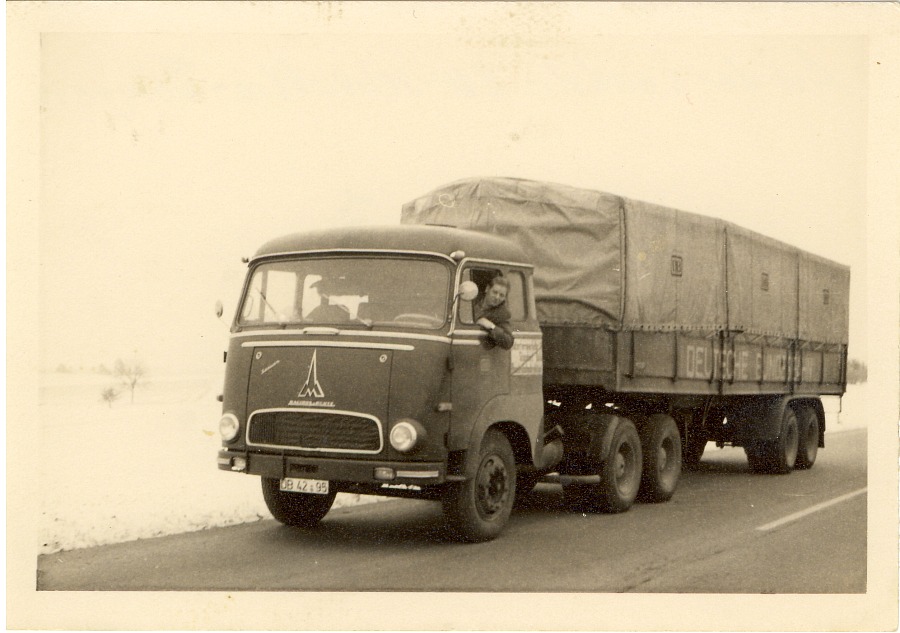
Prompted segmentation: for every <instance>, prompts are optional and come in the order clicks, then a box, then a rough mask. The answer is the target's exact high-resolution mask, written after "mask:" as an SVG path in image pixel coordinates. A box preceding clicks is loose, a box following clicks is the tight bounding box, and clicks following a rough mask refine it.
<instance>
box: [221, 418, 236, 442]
mask: <svg viewBox="0 0 900 633" xmlns="http://www.w3.org/2000/svg"><path fill="white" fill-rule="evenodd" d="M240 430H241V424H240V422H238V419H237V418H236V417H235V416H234V414H232V413H226V414H225V415H223V416H222V419H221V420H219V435H221V436H222V439H223V440H225V441H226V442H230V441H231V440H233V439H234V438H236V437H237V436H238V433H239V432H240Z"/></svg>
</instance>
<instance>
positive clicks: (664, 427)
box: [638, 415, 682, 503]
mask: <svg viewBox="0 0 900 633" xmlns="http://www.w3.org/2000/svg"><path fill="white" fill-rule="evenodd" d="M640 438H641V453H642V454H643V468H642V472H641V487H640V491H639V492H638V496H639V499H640V500H641V501H645V502H648V503H660V502H663V501H668V500H669V499H671V498H672V495H674V494H675V489H676V488H677V487H678V479H679V477H681V463H682V456H681V434H680V433H679V432H678V426H677V425H676V424H675V420H673V419H672V418H670V417H669V416H667V415H652V416H650V419H649V420H647V423H646V424H645V425H644V427H643V428H642V429H641V433H640Z"/></svg>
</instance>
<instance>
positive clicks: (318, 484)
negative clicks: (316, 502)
mask: <svg viewBox="0 0 900 633" xmlns="http://www.w3.org/2000/svg"><path fill="white" fill-rule="evenodd" d="M279 488H280V489H281V490H283V491H284V492H305V493H307V494H314V495H327V494H328V481H327V480H322V479H298V478H297V477H285V478H284V479H282V480H281V485H280V486H279Z"/></svg>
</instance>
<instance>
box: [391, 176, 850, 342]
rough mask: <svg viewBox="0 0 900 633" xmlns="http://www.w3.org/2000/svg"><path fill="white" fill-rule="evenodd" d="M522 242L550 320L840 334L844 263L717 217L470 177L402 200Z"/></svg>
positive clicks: (423, 217) (409, 212)
mask: <svg viewBox="0 0 900 633" xmlns="http://www.w3.org/2000/svg"><path fill="white" fill-rule="evenodd" d="M401 222H403V223H405V224H443V225H449V226H455V227H458V228H467V229H472V230H477V231H484V232H489V233H494V234H497V235H501V236H504V237H507V238H509V239H511V240H513V241H515V242H516V243H518V244H519V245H520V246H521V247H522V248H523V250H524V251H525V252H526V253H527V254H528V255H529V257H530V259H531V262H530V263H532V264H534V266H535V272H534V284H535V295H536V300H537V304H538V318H539V319H540V320H541V322H542V323H545V324H547V325H565V324H571V325H602V324H606V325H611V326H613V327H621V328H626V329H646V330H706V331H715V330H723V329H731V330H741V331H744V332H746V333H748V334H760V335H771V336H781V337H785V338H797V337H798V336H799V337H800V338H801V339H804V340H811V341H818V342H826V343H846V341H847V326H848V323H847V314H848V311H849V304H848V300H849V282H850V271H849V268H847V267H846V266H843V265H841V264H837V263H835V262H831V261H829V260H826V259H823V258H821V257H818V256H815V255H811V254H809V253H805V252H804V251H800V250H799V249H797V248H795V247H792V246H789V245H787V244H784V243H782V242H779V241H777V240H774V239H772V238H769V237H765V236H763V235H760V234H758V233H754V232H752V231H749V230H747V229H744V228H742V227H739V226H737V225H734V224H732V223H729V222H725V221H723V220H718V219H715V218H710V217H705V216H701V215H697V214H694V213H688V212H685V211H679V210H676V209H670V208H666V207H662V206H659V205H654V204H650V203H646V202H639V201H635V200H629V199H626V198H622V197H620V196H616V195H613V194H609V193H603V192H599V191H592V190H586V189H577V188H574V187H569V186H565V185H557V184H551V183H542V182H535V181H529V180H520V179H513V178H474V179H467V180H461V181H457V182H455V183H451V184H449V185H447V186H444V187H441V188H439V189H436V190H434V191H432V192H431V193H428V194H426V195H424V196H422V197H420V198H418V199H416V200H413V201H411V202H409V203H407V204H405V205H403V209H402V214H401Z"/></svg>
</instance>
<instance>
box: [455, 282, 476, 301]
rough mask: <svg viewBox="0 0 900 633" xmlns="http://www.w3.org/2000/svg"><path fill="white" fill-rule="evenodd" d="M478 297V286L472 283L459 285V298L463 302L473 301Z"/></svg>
mask: <svg viewBox="0 0 900 633" xmlns="http://www.w3.org/2000/svg"><path fill="white" fill-rule="evenodd" d="M477 296H478V285H477V284H476V283H475V282H474V281H464V282H462V283H461V284H459V298H460V299H462V300H463V301H475V298H476V297H477Z"/></svg>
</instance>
